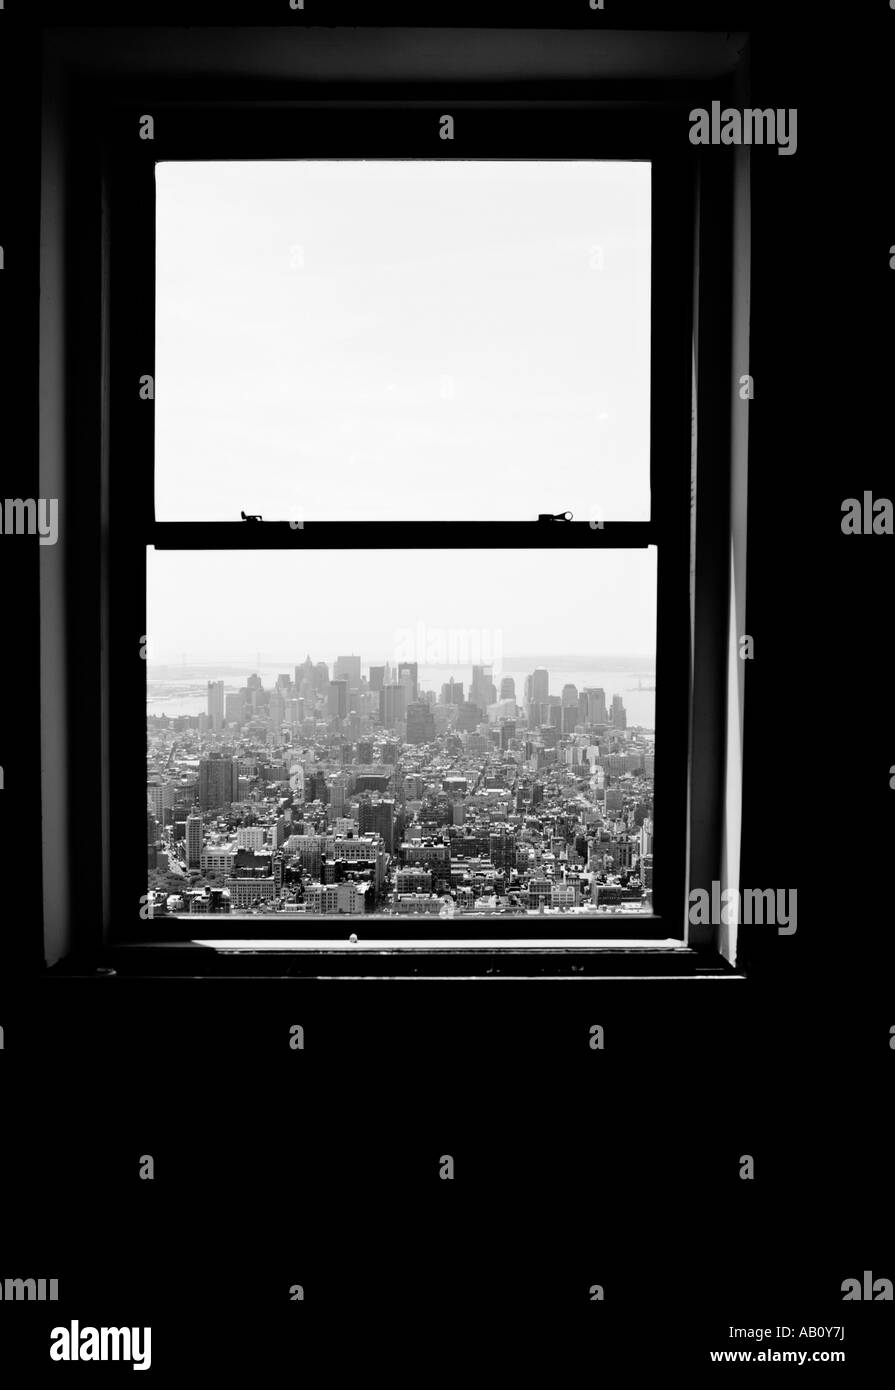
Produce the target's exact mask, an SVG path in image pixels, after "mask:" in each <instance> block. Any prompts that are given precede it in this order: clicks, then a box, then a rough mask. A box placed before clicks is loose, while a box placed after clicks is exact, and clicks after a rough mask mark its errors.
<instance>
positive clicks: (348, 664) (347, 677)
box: [333, 656, 360, 690]
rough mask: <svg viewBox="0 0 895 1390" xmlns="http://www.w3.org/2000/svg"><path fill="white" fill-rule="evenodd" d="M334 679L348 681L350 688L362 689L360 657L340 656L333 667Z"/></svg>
mask: <svg viewBox="0 0 895 1390" xmlns="http://www.w3.org/2000/svg"><path fill="white" fill-rule="evenodd" d="M333 679H334V680H337V681H342V680H343V681H347V682H348V689H349V690H360V657H359V656H338V657H336V664H335V666H334V667H333Z"/></svg>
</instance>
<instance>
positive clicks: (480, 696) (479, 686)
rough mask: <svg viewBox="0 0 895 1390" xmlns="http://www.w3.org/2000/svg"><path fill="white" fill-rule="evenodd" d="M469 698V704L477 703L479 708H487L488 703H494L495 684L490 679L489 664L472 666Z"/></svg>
mask: <svg viewBox="0 0 895 1390" xmlns="http://www.w3.org/2000/svg"><path fill="white" fill-rule="evenodd" d="M469 699H470V703H471V704H474V705H478V706H479V708H480V709H487V707H488V706H489V705H493V704H496V702H497V686H496V685H495V684H494V682H493V680H492V679H491V667H490V666H473V668H472V680H471V682H470V685H469Z"/></svg>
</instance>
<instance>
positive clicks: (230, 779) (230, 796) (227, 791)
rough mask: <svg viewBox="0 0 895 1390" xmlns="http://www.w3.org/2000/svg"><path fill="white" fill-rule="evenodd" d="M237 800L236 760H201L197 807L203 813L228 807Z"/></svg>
mask: <svg viewBox="0 0 895 1390" xmlns="http://www.w3.org/2000/svg"><path fill="white" fill-rule="evenodd" d="M238 800H239V763H238V762H237V760H236V758H220V757H211V758H202V759H201V760H200V762H199V806H200V807H201V809H202V810H203V811H207V810H209V809H211V808H215V809H218V808H220V807H223V806H229V805H230V803H231V801H238Z"/></svg>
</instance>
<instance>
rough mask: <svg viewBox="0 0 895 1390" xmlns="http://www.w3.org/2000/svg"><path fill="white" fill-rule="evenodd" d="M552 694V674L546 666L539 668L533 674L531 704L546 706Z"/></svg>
mask: <svg viewBox="0 0 895 1390" xmlns="http://www.w3.org/2000/svg"><path fill="white" fill-rule="evenodd" d="M549 694H550V672H549V671H548V670H547V668H546V666H537V667H536V668H535V669H534V671H532V673H531V703H532V704H536V705H546V703H547V696H548V695H549Z"/></svg>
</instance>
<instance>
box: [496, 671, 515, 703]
mask: <svg viewBox="0 0 895 1390" xmlns="http://www.w3.org/2000/svg"><path fill="white" fill-rule="evenodd" d="M500 698H501V699H502V700H515V698H516V682H515V681H514V680H513V677H512V676H504V677H503V679H502V680H501V682H500Z"/></svg>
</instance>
